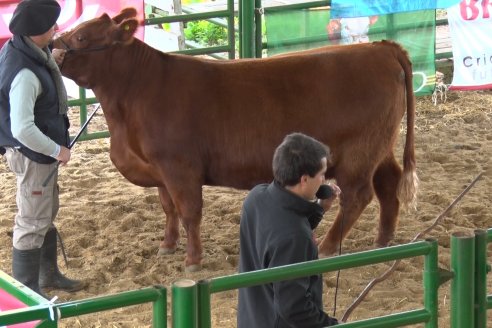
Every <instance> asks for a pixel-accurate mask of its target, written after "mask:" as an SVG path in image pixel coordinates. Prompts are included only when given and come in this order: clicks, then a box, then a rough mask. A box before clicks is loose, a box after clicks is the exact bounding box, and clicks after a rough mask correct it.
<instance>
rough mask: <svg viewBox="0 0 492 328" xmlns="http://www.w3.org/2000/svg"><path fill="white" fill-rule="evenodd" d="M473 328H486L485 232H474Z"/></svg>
mask: <svg viewBox="0 0 492 328" xmlns="http://www.w3.org/2000/svg"><path fill="white" fill-rule="evenodd" d="M474 286H475V328H486V327H487V232H486V231H485V230H475V285H474Z"/></svg>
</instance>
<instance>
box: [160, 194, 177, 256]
mask: <svg viewBox="0 0 492 328" xmlns="http://www.w3.org/2000/svg"><path fill="white" fill-rule="evenodd" d="M158 190H159V198H160V201H161V205H162V209H163V210H164V213H165V214H166V230H165V232H164V240H162V241H161V244H160V245H159V252H158V255H167V254H173V253H174V252H175V251H176V248H177V247H178V239H179V219H178V212H177V210H176V206H174V203H173V201H172V199H171V197H170V195H169V193H168V191H167V189H166V188H165V187H159V188H158Z"/></svg>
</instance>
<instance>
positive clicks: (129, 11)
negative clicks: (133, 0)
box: [113, 7, 137, 24]
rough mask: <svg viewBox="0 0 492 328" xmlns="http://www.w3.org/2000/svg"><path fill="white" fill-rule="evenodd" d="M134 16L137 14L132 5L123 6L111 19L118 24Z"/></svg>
mask: <svg viewBox="0 0 492 328" xmlns="http://www.w3.org/2000/svg"><path fill="white" fill-rule="evenodd" d="M136 16H137V9H135V8H133V7H128V8H123V9H122V10H121V12H120V13H119V14H118V15H116V16H114V17H113V21H114V22H115V23H116V24H119V23H121V22H122V21H124V20H125V19H128V18H133V17H136Z"/></svg>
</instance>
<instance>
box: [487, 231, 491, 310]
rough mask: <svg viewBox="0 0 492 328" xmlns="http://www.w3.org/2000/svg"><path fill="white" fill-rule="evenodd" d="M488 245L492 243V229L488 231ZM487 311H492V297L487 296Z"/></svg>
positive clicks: (488, 269)
mask: <svg viewBox="0 0 492 328" xmlns="http://www.w3.org/2000/svg"><path fill="white" fill-rule="evenodd" d="M487 243H492V228H491V229H489V230H487ZM490 270H491V269H490V264H488V265H487V273H489V272H490ZM487 309H492V295H488V296H487Z"/></svg>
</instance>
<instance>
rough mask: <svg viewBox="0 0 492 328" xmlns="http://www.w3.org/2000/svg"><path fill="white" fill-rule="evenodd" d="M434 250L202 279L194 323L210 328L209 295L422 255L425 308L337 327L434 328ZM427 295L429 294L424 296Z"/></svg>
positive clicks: (432, 246)
mask: <svg viewBox="0 0 492 328" xmlns="http://www.w3.org/2000/svg"><path fill="white" fill-rule="evenodd" d="M437 247H438V245H437V241H435V240H432V241H429V240H428V241H419V242H415V243H410V244H404V245H398V246H391V247H386V248H381V249H376V250H370V251H364V252H359V253H354V254H345V255H340V256H337V257H332V258H326V259H319V260H315V261H309V262H303V263H296V264H291V265H286V266H281V267H276V268H270V269H265V270H258V271H252V272H245V273H239V274H234V275H230V276H224V277H218V278H212V279H210V280H202V281H200V282H199V287H198V296H197V297H198V301H199V305H198V316H199V318H198V322H199V323H200V327H201V328H209V327H212V323H211V315H210V312H211V308H210V297H211V294H212V293H218V292H223V291H227V290H232V289H237V288H242V287H249V286H256V285H261V284H265V283H271V282H274V281H281V280H288V279H295V278H299V277H304V276H309V275H314V274H321V273H324V272H330V271H336V270H342V269H349V268H353V267H360V266H365V265H370V264H376V263H382V262H388V261H391V260H398V259H404V258H409V257H415V256H421V255H425V256H426V257H430V258H429V259H426V261H425V267H424V281H425V285H424V287H427V289H429V290H427V289H424V302H425V309H419V310H414V311H408V312H403V313H397V314H393V315H389V316H382V317H378V318H372V319H367V320H361V321H357V322H351V323H345V324H341V325H340V327H342V326H343V327H378V328H386V327H399V326H402V325H409V324H415V323H422V322H426V323H427V324H426V328H435V327H437V314H438V313H437V290H438V288H439V284H440V281H441V279H440V278H441V273H440V271H439V270H438V267H437V265H438V261H437ZM429 292H430V295H427V293H429Z"/></svg>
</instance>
